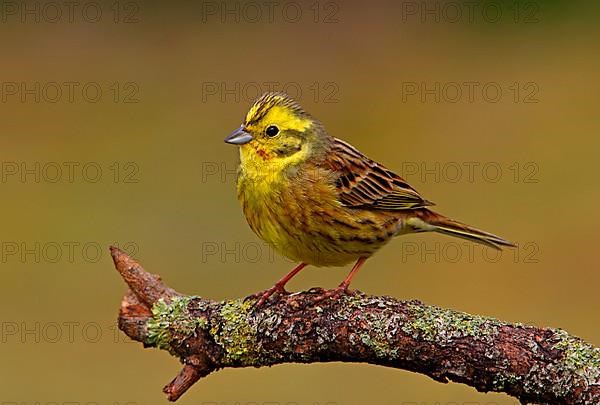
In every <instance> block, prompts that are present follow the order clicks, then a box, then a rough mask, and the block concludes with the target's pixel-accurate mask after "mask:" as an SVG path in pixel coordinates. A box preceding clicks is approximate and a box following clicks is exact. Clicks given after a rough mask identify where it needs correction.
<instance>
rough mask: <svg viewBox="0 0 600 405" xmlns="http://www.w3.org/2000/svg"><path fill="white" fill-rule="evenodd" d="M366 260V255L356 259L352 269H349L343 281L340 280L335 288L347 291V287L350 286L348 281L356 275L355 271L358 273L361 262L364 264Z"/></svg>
mask: <svg viewBox="0 0 600 405" xmlns="http://www.w3.org/2000/svg"><path fill="white" fill-rule="evenodd" d="M366 261H367V258H366V257H361V258H360V259H358V260H357V261H356V263H355V264H354V267H352V270H350V273H348V275H347V276H346V278H345V279H344V281H342V282H341V284H340V285H339V286H338V288H337V289H338V290H342V291H344V292H348V287H350V282H351V281H352V277H354V276H355V275H356V273H358V270H360V268H361V267H362V265H363V264H365V262H366Z"/></svg>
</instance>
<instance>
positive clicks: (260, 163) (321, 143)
mask: <svg viewBox="0 0 600 405" xmlns="http://www.w3.org/2000/svg"><path fill="white" fill-rule="evenodd" d="M329 139H330V138H329V136H328V135H327V133H326V132H325V130H324V129H323V126H322V125H321V123H320V122H318V121H317V120H315V119H314V118H312V117H311V116H310V114H308V113H307V112H306V111H304V110H303V109H302V107H300V105H299V104H298V103H296V102H295V101H294V100H293V99H291V98H290V97H289V96H288V95H286V94H283V93H265V94H263V95H262V96H260V97H259V98H258V99H257V100H256V101H255V102H254V104H252V107H250V110H249V111H248V113H247V114H246V118H245V120H244V123H243V124H242V125H241V126H240V127H239V128H238V129H236V130H235V131H233V132H232V133H231V134H230V135H229V136H228V137H227V138H225V142H227V143H230V144H234V145H239V146H240V158H241V167H242V170H245V171H251V172H254V171H255V172H258V173H267V172H270V173H271V174H277V173H278V172H281V171H283V170H285V169H288V168H290V167H292V166H295V165H297V164H300V163H303V162H305V161H307V160H308V159H314V158H315V157H317V156H322V155H324V153H323V152H324V151H325V149H326V147H327V145H328V144H329V142H328V140H329Z"/></svg>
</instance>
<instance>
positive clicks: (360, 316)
mask: <svg viewBox="0 0 600 405" xmlns="http://www.w3.org/2000/svg"><path fill="white" fill-rule="evenodd" d="M342 300H343V302H342V305H341V308H342V310H341V311H340V312H339V313H338V317H339V318H341V319H345V320H348V319H353V321H354V322H355V323H358V324H364V325H369V329H368V330H360V332H359V333H358V337H359V338H360V341H361V343H362V344H363V345H364V346H366V347H367V348H369V349H370V350H371V351H372V352H373V353H374V354H375V356H377V357H378V358H382V359H396V358H398V347H397V346H396V344H397V333H398V329H399V328H400V327H401V326H402V324H403V321H404V319H403V318H402V316H401V315H400V314H398V313H397V312H396V311H394V309H393V304H396V303H397V302H395V301H393V300H392V299H390V298H387V297H368V296H365V295H358V294H357V295H354V296H346V297H344V298H342ZM351 338H353V337H352V336H351Z"/></svg>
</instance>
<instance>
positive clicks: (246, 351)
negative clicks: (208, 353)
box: [210, 300, 260, 366]
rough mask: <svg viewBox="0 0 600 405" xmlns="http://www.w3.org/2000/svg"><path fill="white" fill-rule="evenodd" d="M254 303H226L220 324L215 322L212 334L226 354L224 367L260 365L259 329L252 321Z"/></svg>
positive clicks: (236, 301)
mask: <svg viewBox="0 0 600 405" xmlns="http://www.w3.org/2000/svg"><path fill="white" fill-rule="evenodd" d="M253 304H254V301H244V300H234V301H227V302H224V303H223V305H222V306H221V309H220V311H219V315H220V317H221V318H222V319H221V321H220V322H213V324H212V327H211V328H210V334H211V336H212V338H213V339H214V341H215V343H217V344H218V345H219V346H220V347H221V348H222V349H223V352H224V356H223V359H222V362H223V365H226V366H227V365H230V366H252V365H257V364H260V358H259V357H260V356H259V353H260V351H259V348H258V347H257V333H258V328H257V326H256V324H255V323H252V322H251V321H250V319H251V317H250V316H249V315H250V312H251V311H252V309H253Z"/></svg>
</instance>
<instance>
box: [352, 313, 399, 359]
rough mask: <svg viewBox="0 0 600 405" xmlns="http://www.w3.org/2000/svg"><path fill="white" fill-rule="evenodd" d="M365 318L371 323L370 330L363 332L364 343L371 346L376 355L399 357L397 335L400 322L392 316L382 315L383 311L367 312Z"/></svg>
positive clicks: (389, 357)
mask: <svg viewBox="0 0 600 405" xmlns="http://www.w3.org/2000/svg"><path fill="white" fill-rule="evenodd" d="M365 320H367V321H368V322H369V323H370V327H371V328H370V330H369V331H365V332H362V333H361V334H360V339H361V341H362V343H363V344H364V345H365V346H367V347H368V348H370V349H371V350H372V351H373V353H375V356H377V357H378V358H382V359H383V358H385V359H391V360H393V359H397V358H398V348H397V347H396V346H395V341H396V339H395V335H396V332H397V326H396V325H398V322H397V319H394V318H393V315H392V316H382V314H381V313H369V314H365Z"/></svg>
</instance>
